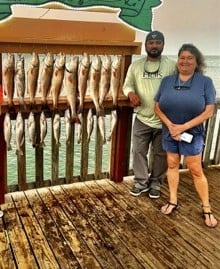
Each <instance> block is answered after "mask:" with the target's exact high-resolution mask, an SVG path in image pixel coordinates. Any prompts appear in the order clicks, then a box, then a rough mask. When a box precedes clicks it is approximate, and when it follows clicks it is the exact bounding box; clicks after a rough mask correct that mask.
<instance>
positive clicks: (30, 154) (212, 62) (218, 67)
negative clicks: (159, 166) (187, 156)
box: [7, 55, 220, 185]
mask: <svg viewBox="0 0 220 269" xmlns="http://www.w3.org/2000/svg"><path fill="white" fill-rule="evenodd" d="M137 57H140V56H134V58H133V60H135V59H137ZM170 57H171V58H173V59H174V60H176V57H175V56H172V55H171V56H170ZM205 58H206V64H207V69H206V75H208V76H210V77H211V78H212V80H213V83H214V85H215V88H216V93H217V98H220V56H206V57H205ZM219 119H220V111H218V122H219ZM47 123H48V133H47V136H46V139H45V143H46V147H45V148H44V179H50V178H51V147H50V143H51V135H50V134H51V121H50V120H49V119H48V120H47ZM13 124H14V123H13ZM105 124H106V134H108V133H109V131H110V130H109V129H110V117H109V116H108V115H107V116H106V117H105ZM94 126H96V124H94ZM75 130H76V131H77V125H76V127H75ZM95 132H96V128H94V130H93V133H92V136H91V142H90V149H89V171H88V173H94V167H95V163H94V156H95V151H94V149H95ZM216 132H217V126H216V128H215V130H214V133H216ZM26 134H27V131H26ZM76 136H77V132H76ZM215 137H216V136H215ZM215 139H216V138H215ZM76 140H77V137H75V141H76ZM13 141H14V137H13V138H12V147H13V150H12V151H9V152H8V162H7V163H8V165H7V180H8V185H11V184H17V155H16V153H15V144H14V142H13ZM26 141H27V142H26V165H27V168H26V176H27V182H32V181H34V177H35V159H34V158H35V154H34V149H33V148H32V145H31V144H30V142H28V137H27V136H26ZM65 141H66V135H65V124H64V119H62V120H61V137H60V142H61V147H60V148H59V176H60V177H64V175H65V158H62V157H63V156H65V151H66V142H65ZM214 142H215V141H214ZM74 147H75V152H74V175H79V173H80V157H81V156H80V152H81V144H77V143H76V142H75V145H74ZM213 147H214V145H213ZM109 154H110V143H106V144H105V145H104V146H103V163H102V165H103V171H108V167H109ZM130 164H131V162H130Z"/></svg>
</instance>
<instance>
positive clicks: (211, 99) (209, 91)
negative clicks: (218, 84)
mask: <svg viewBox="0 0 220 269" xmlns="http://www.w3.org/2000/svg"><path fill="white" fill-rule="evenodd" d="M205 100H206V105H211V104H215V103H216V90H215V87H214V84H213V81H212V79H211V78H209V77H207V79H206V82H205Z"/></svg>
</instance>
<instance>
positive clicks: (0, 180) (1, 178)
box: [0, 53, 7, 204]
mask: <svg viewBox="0 0 220 269" xmlns="http://www.w3.org/2000/svg"><path fill="white" fill-rule="evenodd" d="M0 70H2V54H1V53H0ZM2 96H3V92H2V72H0V98H1V100H0V106H1V102H2ZM3 126H4V114H2V115H0V204H2V203H4V201H5V192H6V189H5V186H6V184H5V182H6V171H7V170H6V164H7V159H6V143H5V139H4V133H3V130H4V128H3Z"/></svg>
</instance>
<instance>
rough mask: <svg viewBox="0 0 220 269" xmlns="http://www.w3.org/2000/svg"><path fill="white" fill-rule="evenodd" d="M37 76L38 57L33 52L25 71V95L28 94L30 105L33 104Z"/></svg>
mask: <svg viewBox="0 0 220 269" xmlns="http://www.w3.org/2000/svg"><path fill="white" fill-rule="evenodd" d="M38 75H39V56H38V54H37V53H36V52H33V53H32V58H31V61H30V63H29V67H28V70H27V93H28V94H29V98H30V104H31V105H33V104H34V103H35V95H36V91H37V82H38Z"/></svg>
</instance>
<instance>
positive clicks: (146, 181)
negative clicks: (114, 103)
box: [123, 31, 176, 198]
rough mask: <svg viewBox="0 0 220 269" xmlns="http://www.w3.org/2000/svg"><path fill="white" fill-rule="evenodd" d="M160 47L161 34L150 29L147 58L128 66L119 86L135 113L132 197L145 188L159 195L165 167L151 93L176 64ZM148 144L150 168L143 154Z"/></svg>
mask: <svg viewBox="0 0 220 269" xmlns="http://www.w3.org/2000/svg"><path fill="white" fill-rule="evenodd" d="M163 48H164V35H163V34H162V33H161V32H159V31H152V32H150V33H149V34H148V35H147V36H146V40H145V50H146V53H147V57H146V56H145V57H142V58H141V59H139V60H137V61H135V62H133V63H132V64H131V65H130V66H129V68H128V72H127V75H126V78H125V82H124V86H123V91H124V94H125V95H126V96H127V97H128V98H129V101H130V102H131V104H132V105H133V106H134V112H136V117H135V120H134V125H133V171H134V186H133V188H132V189H131V190H130V193H131V194H132V195H134V196H139V195H140V194H141V193H143V192H147V191H149V197H150V198H159V197H160V187H161V183H162V180H163V178H164V176H165V173H166V170H167V161H166V154H165V152H164V151H163V149H162V143H161V132H162V124H161V121H160V119H159V118H158V117H157V115H156V114H155V113H154V96H155V94H156V92H157V90H158V88H159V85H160V83H161V80H162V78H163V77H165V76H167V75H170V74H173V73H174V72H175V70H176V64H175V62H174V61H172V60H170V59H168V57H166V56H162V55H161V54H162V52H163ZM150 145H151V150H152V154H151V157H152V162H151V163H152V167H151V171H149V166H148V157H147V156H148V155H149V148H150ZM149 172H150V174H149Z"/></svg>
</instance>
